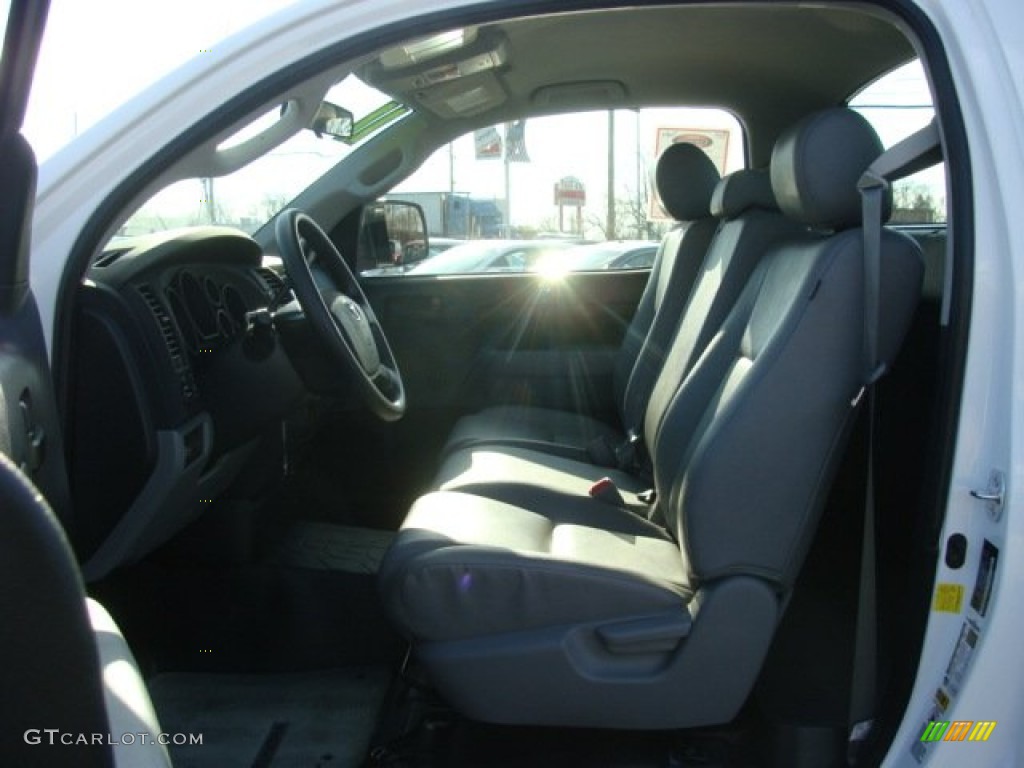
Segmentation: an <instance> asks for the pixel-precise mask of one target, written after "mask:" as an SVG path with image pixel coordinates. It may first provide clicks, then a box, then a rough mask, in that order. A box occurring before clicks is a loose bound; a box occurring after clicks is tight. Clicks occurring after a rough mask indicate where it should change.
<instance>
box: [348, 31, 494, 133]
mask: <svg viewBox="0 0 1024 768" xmlns="http://www.w3.org/2000/svg"><path fill="white" fill-rule="evenodd" d="M507 61H508V41H507V39H506V38H505V36H504V34H502V33H501V32H498V31H497V30H494V29H489V28H476V27H470V28H466V29H458V30H453V31H451V32H446V33H442V34H439V35H432V36H431V37H427V38H422V39H420V40H417V41H415V42H412V43H408V44H406V45H402V46H398V47H396V48H389V49H387V50H386V51H384V52H383V53H382V54H381V55H380V56H378V57H377V59H375V60H374V61H373V62H371V63H370V64H368V65H366V66H365V67H364V68H363V70H362V72H361V73H360V74H361V77H362V78H363V79H364V80H365V81H366V82H367V83H369V84H370V85H372V86H374V87H375V88H378V89H380V90H382V91H385V92H386V93H389V94H391V95H392V96H395V97H396V98H398V99H399V100H400V101H405V102H415V103H418V104H419V105H420V106H422V107H424V108H426V109H427V110H429V111H431V112H433V113H434V114H437V115H439V116H441V117H444V118H459V117H470V116H472V115H476V114H479V113H482V112H486V111H487V110H490V109H493V108H494V107H497V106H500V105H501V104H503V103H504V102H505V100H506V98H507V94H506V91H505V88H504V86H503V85H502V84H501V80H500V79H499V78H498V76H497V73H498V72H500V70H501V69H502V68H504V67H505V65H506V63H507Z"/></svg>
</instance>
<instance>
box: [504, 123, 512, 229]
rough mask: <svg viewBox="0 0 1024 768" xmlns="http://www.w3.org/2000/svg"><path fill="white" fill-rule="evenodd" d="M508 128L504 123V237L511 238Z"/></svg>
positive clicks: (507, 124)
mask: <svg viewBox="0 0 1024 768" xmlns="http://www.w3.org/2000/svg"><path fill="white" fill-rule="evenodd" d="M508 126H509V123H505V137H504V141H503V142H502V157H503V158H504V162H505V237H512V196H511V189H512V184H511V182H510V181H509V162H508Z"/></svg>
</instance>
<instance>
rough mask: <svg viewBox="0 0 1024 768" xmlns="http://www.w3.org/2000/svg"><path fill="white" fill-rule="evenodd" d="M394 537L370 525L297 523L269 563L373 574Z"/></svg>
mask: <svg viewBox="0 0 1024 768" xmlns="http://www.w3.org/2000/svg"><path fill="white" fill-rule="evenodd" d="M394 537H395V534H394V533H392V532H390V531H379V530H375V529H371V528H352V527H349V526H344V525H334V524H331V523H317V522H302V523H296V524H294V525H293V526H292V527H291V528H290V529H289V530H288V533H287V534H285V537H284V540H283V541H282V542H281V546H280V548H279V549H278V550H277V552H276V553H275V554H274V555H273V557H271V559H270V562H271V563H274V564H276V565H287V566H292V567H300V568H317V569H323V570H330V571H345V572H346V573H376V572H377V570H378V568H379V567H380V561H381V559H383V557H384V552H385V551H387V548H388V545H389V544H390V543H391V540H392V539H393V538H394Z"/></svg>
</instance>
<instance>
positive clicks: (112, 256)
mask: <svg viewBox="0 0 1024 768" xmlns="http://www.w3.org/2000/svg"><path fill="white" fill-rule="evenodd" d="M130 250H131V248H119V249H117V250H113V251H104V252H103V253H101V254H100V257H99V258H98V259H96V261H94V262H93V263H92V265H93V267H95V268H96V269H102V268H103V267H109V266H110V265H111V264H113V263H114V262H115V261H117V260H118V259H120V258H121V257H122V256H124V255H125V254H126V253H128V251H130Z"/></svg>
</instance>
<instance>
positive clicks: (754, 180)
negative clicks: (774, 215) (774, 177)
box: [711, 169, 779, 219]
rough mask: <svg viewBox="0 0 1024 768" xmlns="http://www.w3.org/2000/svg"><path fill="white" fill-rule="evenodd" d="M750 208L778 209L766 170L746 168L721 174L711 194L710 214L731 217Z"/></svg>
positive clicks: (722, 217)
mask: <svg viewBox="0 0 1024 768" xmlns="http://www.w3.org/2000/svg"><path fill="white" fill-rule="evenodd" d="M750 208H761V209H763V210H766V211H777V210H779V205H778V203H776V202H775V195H774V194H773V193H772V181H771V176H770V175H769V174H768V171H761V170H752V169H748V170H742V171H736V172H735V173H730V174H729V175H728V176H723V177H722V180H721V181H720V182H718V184H717V185H716V186H715V192H714V194H713V195H712V196H711V214H712V215H713V216H716V217H718V218H720V219H732V218H735V217H736V216H739V215H740V214H741V213H743V212H744V211H746V210H748V209H750Z"/></svg>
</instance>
